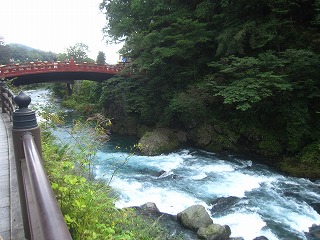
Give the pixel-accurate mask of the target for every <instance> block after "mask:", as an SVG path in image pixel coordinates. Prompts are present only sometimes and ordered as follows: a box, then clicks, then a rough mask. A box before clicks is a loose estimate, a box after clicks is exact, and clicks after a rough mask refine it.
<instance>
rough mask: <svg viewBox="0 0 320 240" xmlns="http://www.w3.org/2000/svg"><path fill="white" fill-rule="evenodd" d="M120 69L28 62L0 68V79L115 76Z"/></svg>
mask: <svg viewBox="0 0 320 240" xmlns="http://www.w3.org/2000/svg"><path fill="white" fill-rule="evenodd" d="M121 69H122V67H121V66H119V65H97V64H93V63H76V62H74V61H73V60H71V61H70V62H30V63H20V64H7V65H3V66H0V78H10V77H18V76H22V75H28V74H36V73H49V72H96V73H109V74H117V73H119V72H120V71H121Z"/></svg>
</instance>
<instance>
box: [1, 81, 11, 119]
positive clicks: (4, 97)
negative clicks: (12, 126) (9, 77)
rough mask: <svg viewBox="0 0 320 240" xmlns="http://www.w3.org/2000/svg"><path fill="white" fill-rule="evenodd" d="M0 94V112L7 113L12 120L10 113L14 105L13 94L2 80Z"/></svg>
mask: <svg viewBox="0 0 320 240" xmlns="http://www.w3.org/2000/svg"><path fill="white" fill-rule="evenodd" d="M0 95H1V108H2V113H7V114H8V115H9V117H10V121H12V114H13V112H14V110H15V107H14V100H13V98H14V95H13V93H12V92H11V91H10V90H9V89H7V88H6V87H5V83H4V82H0Z"/></svg>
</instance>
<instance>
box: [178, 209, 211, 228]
mask: <svg viewBox="0 0 320 240" xmlns="http://www.w3.org/2000/svg"><path fill="white" fill-rule="evenodd" d="M177 218H178V220H179V221H180V222H181V223H182V225H183V226H184V227H185V228H188V229H191V230H193V231H197V230H198V229H199V228H202V227H207V226H209V225H210V224H212V223H213V221H212V219H211V218H210V216H209V214H208V212H207V211H206V209H205V208H204V206H202V205H193V206H191V207H188V208H187V209H185V210H184V211H182V212H180V213H178V214H177Z"/></svg>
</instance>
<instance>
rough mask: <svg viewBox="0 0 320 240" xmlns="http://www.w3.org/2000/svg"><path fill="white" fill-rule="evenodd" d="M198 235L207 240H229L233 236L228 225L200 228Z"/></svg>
mask: <svg viewBox="0 0 320 240" xmlns="http://www.w3.org/2000/svg"><path fill="white" fill-rule="evenodd" d="M197 235H198V236H199V238H201V239H206V240H227V239H229V237H230V235H231V229H230V227H229V226H228V225H224V226H222V225H220V224H214V223H213V224H210V225H209V226H207V227H201V228H199V230H198V232H197Z"/></svg>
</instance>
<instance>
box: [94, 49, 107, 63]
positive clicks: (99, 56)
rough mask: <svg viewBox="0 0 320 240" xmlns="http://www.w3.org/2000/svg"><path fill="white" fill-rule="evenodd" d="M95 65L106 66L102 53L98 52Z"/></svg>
mask: <svg viewBox="0 0 320 240" xmlns="http://www.w3.org/2000/svg"><path fill="white" fill-rule="evenodd" d="M96 63H97V64H99V65H104V64H106V55H105V54H104V52H101V51H99V53H98V56H97V61H96Z"/></svg>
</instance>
